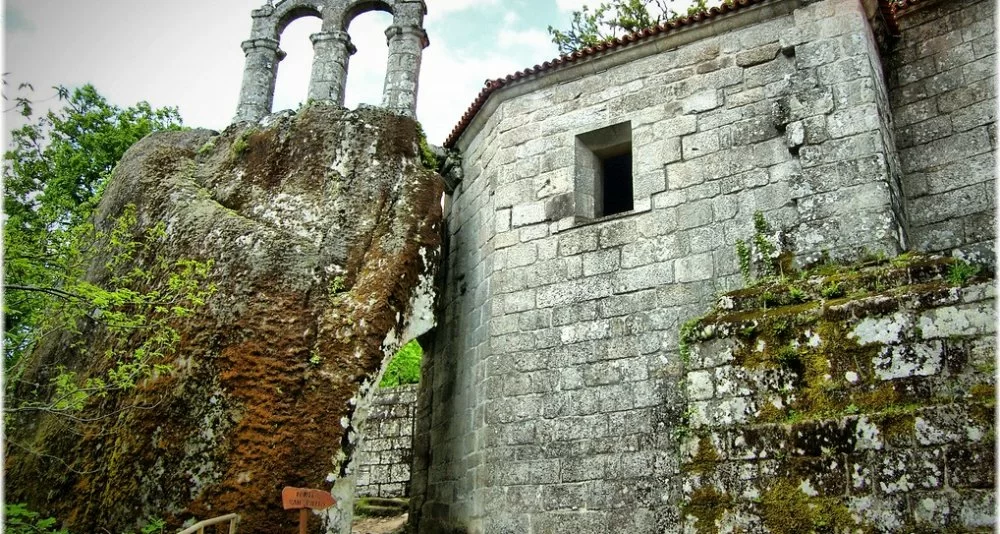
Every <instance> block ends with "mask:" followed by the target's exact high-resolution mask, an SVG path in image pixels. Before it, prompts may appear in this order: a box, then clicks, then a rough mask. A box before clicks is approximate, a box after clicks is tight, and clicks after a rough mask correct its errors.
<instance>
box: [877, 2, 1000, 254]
mask: <svg viewBox="0 0 1000 534" xmlns="http://www.w3.org/2000/svg"><path fill="white" fill-rule="evenodd" d="M923 4H924V5H921V6H920V7H919V8H914V9H911V10H908V11H906V12H904V14H903V15H902V16H900V17H899V25H900V29H901V31H902V35H901V37H900V39H899V40H898V41H897V42H896V43H895V46H894V47H893V49H892V51H891V53H890V54H889V56H888V57H887V61H886V64H887V66H888V72H889V80H890V87H891V89H890V93H889V94H890V99H891V102H892V110H893V116H894V118H895V133H896V141H897V145H898V147H899V155H900V160H901V162H902V166H903V171H904V175H903V189H904V191H905V195H906V200H907V207H906V211H907V213H908V215H909V221H910V235H911V238H912V240H913V245H914V246H915V247H916V248H918V249H921V250H930V251H941V252H953V251H954V253H955V254H957V255H960V256H963V257H967V258H969V259H974V260H977V261H981V262H988V263H990V264H992V263H993V255H994V252H993V250H994V246H993V242H994V239H995V237H996V236H995V232H994V225H993V219H994V216H995V215H994V214H995V210H996V194H995V190H994V183H995V178H994V174H995V172H996V169H995V165H994V151H995V150H996V36H995V22H994V16H995V13H996V2H994V1H992V0H951V1H947V2H944V1H941V2H925V3H923Z"/></svg>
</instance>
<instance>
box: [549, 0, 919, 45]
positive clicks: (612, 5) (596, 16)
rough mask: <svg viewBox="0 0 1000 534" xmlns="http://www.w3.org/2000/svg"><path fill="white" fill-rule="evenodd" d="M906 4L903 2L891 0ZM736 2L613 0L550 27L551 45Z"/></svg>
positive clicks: (585, 41) (595, 40)
mask: <svg viewBox="0 0 1000 534" xmlns="http://www.w3.org/2000/svg"><path fill="white" fill-rule="evenodd" d="M892 2H894V3H896V4H899V5H904V0H892ZM733 3H734V0H711V1H710V0H610V1H608V2H601V3H599V4H597V5H596V6H593V5H583V6H582V7H581V8H580V9H579V10H578V11H573V14H572V19H571V20H570V26H569V28H568V29H562V30H561V29H558V28H555V27H553V26H549V27H548V32H549V36H550V37H551V39H552V43H553V44H555V45H556V47H558V48H559V53H561V54H571V53H573V52H575V51H577V50H580V49H582V48H586V47H590V46H597V45H599V44H601V43H605V42H608V41H611V40H613V39H615V38H616V37H621V36H623V35H627V34H630V33H635V32H637V31H640V30H644V29H646V28H652V27H653V26H657V25H659V24H662V23H665V22H671V21H674V20H676V19H678V18H680V17H683V16H688V15H694V14H695V13H698V12H702V11H705V10H707V9H708V8H710V7H712V6H718V5H721V4H730V5H732V4H733Z"/></svg>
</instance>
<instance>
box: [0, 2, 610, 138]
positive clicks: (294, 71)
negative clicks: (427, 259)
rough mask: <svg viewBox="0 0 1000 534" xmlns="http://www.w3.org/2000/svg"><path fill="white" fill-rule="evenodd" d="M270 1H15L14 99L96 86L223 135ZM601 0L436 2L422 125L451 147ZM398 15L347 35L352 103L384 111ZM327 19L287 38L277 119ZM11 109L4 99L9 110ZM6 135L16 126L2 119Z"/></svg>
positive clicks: (7, 116) (10, 68) (374, 19)
mask: <svg viewBox="0 0 1000 534" xmlns="http://www.w3.org/2000/svg"><path fill="white" fill-rule="evenodd" d="M264 2H265V0H167V1H164V0H6V2H5V3H4V6H3V21H2V22H3V28H4V42H3V44H4V50H3V52H4V67H3V71H4V72H5V73H8V74H6V76H5V78H6V80H7V83H8V85H7V87H6V88H5V92H6V93H7V96H8V97H10V96H12V95H15V94H18V93H17V90H16V89H17V87H18V86H19V85H20V84H21V83H22V82H26V83H31V84H32V85H33V86H34V88H35V91H34V93H33V94H28V95H26V96H30V97H31V98H32V99H33V100H36V101H41V100H45V99H46V98H49V97H51V96H52V95H54V90H52V89H51V87H53V86H55V85H63V86H66V87H68V88H73V87H78V86H80V85H83V84H85V83H92V84H93V85H94V86H95V87H96V88H97V90H98V92H99V93H101V94H102V95H104V96H105V97H106V98H107V99H108V100H109V101H111V102H112V103H114V104H117V105H120V106H129V105H133V104H135V103H136V102H139V101H143V100H145V101H147V102H149V103H150V104H152V105H153V106H156V107H159V106H176V107H178V108H179V109H180V114H181V117H182V118H183V119H184V124H185V125H187V126H192V127H205V128H211V129H215V130H221V129H223V128H225V127H226V126H227V125H229V124H230V122H231V120H232V117H233V115H234V114H235V111H236V103H237V98H238V96H239V92H240V85H241V82H242V76H243V66H244V55H243V51H242V49H241V48H240V43H241V42H242V41H244V40H245V39H247V38H249V36H250V25H251V18H250V12H251V10H253V9H255V8H257V7H260V6H261V5H263V4H264ZM584 3H591V4H593V3H595V1H594V0H591V1H590V2H588V0H427V18H426V19H425V21H424V26H425V29H426V30H427V34H428V37H429V39H430V46H429V47H428V48H426V49H425V50H424V56H423V65H422V69H421V73H420V89H419V93H418V99H417V118H418V119H419V120H420V122H421V123H422V124H423V126H424V130H425V131H426V133H427V136H428V139H429V140H430V141H431V142H432V143H434V144H438V145H440V144H442V143H443V142H444V140H445V138H446V137H447V136H448V134H449V132H450V131H451V130H452V128H453V127H454V126H455V124H457V123H458V121H459V119H460V118H461V116H462V114H463V113H464V112H465V110H466V109H467V108H468V107H469V105H470V104H471V103H472V101H473V99H474V98H475V97H476V95H477V94H478V93H479V91H480V90H481V89H482V87H483V84H484V82H485V81H486V80H487V79H493V78H500V77H503V76H506V75H507V74H510V73H513V72H515V71H518V70H521V69H523V68H526V67H530V66H533V65H535V64H537V63H541V62H543V61H547V60H549V59H552V58H554V57H556V56H557V55H558V52H557V49H556V47H555V45H553V44H552V42H551V40H550V38H549V35H548V32H547V31H546V28H547V27H548V26H549V25H552V26H555V27H558V28H565V27H568V26H569V21H570V18H571V13H572V11H573V10H574V9H579V8H580V6H582V5H583V4H584ZM391 21H392V17H391V15H389V14H388V13H381V12H371V13H366V14H363V15H361V16H359V17H357V18H356V19H354V21H353V22H352V23H351V26H350V28H349V33H350V34H351V39H352V41H353V42H354V44H355V46H356V47H357V48H358V53H357V54H355V55H354V56H352V57H351V62H350V66H349V72H348V80H347V92H346V105H347V107H349V108H354V107H356V106H357V105H358V104H359V103H368V104H375V105H378V104H380V103H381V97H382V83H383V79H384V76H385V62H386V56H387V53H388V52H387V50H388V49H387V47H386V40H385V33H384V32H385V28H386V27H387V26H388V25H389V24H391ZM319 29H320V21H319V19H315V18H303V19H298V20H296V21H295V22H293V23H292V24H291V25H290V26H289V27H288V28H287V29H286V30H285V32H284V34H283V35H282V37H281V44H280V46H281V48H282V50H284V51H285V52H287V53H288V56H287V58H286V59H285V60H284V61H282V62H281V64H280V66H279V69H278V82H277V84H278V85H277V88H276V90H275V102H274V111H279V110H282V109H295V108H297V107H298V105H299V103H300V102H302V101H304V100H305V98H306V92H307V86H308V83H309V72H310V68H311V64H312V44H311V43H310V41H309V35H310V34H312V33H315V32H317V31H319ZM10 107H11V103H10V101H8V102H5V104H4V109H5V110H6V109H7V108H10ZM3 118H4V121H5V131H6V129H8V128H10V127H11V125H12V124H13V125H16V123H17V122H18V120H19V119H18V118H17V117H16V116H15V114H13V113H10V112H5V113H4V117H3Z"/></svg>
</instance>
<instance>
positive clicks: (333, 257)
mask: <svg viewBox="0 0 1000 534" xmlns="http://www.w3.org/2000/svg"><path fill="white" fill-rule="evenodd" d="M418 136H419V134H418V128H417V125H416V123H415V122H414V121H412V120H411V119H407V118H405V117H401V116H398V115H393V114H391V113H388V112H386V111H383V110H378V109H374V108H365V109H361V110H358V111H347V110H344V109H342V108H338V107H333V106H325V105H310V106H307V107H306V108H305V109H303V110H302V111H300V112H299V113H297V114H285V115H275V116H272V117H269V118H268V119H266V120H265V121H264V123H263V124H262V125H253V126H251V125H246V124H243V125H237V126H232V127H230V128H229V129H227V130H226V131H225V132H223V133H221V134H218V133H216V132H212V131H207V130H188V131H182V132H167V133H159V134H155V135H152V136H150V137H148V138H146V139H144V140H143V141H141V142H139V143H137V144H136V145H135V146H134V147H132V149H131V150H129V151H128V153H127V154H126V155H125V157H124V159H123V160H122V162H121V164H120V165H119V166H118V168H117V169H116V171H115V173H114V176H113V178H112V180H111V182H110V183H109V185H108V189H107V191H106V193H105V194H104V196H103V198H102V201H101V204H100V206H99V207H98V209H97V212H96V215H95V222H96V224H97V226H98V227H107V226H108V225H110V224H111V223H112V221H113V220H114V219H115V218H116V217H117V215H118V214H119V213H121V212H122V210H123V209H124V208H125V207H126V206H128V205H130V204H134V205H135V206H136V213H137V217H138V221H139V222H138V225H137V226H138V228H136V232H137V234H138V232H141V231H143V230H144V229H145V228H148V227H150V226H151V225H154V224H156V223H158V222H160V221H162V222H164V223H165V224H166V226H165V228H166V235H165V236H164V237H163V238H162V239H161V240H160V242H159V244H158V245H157V250H156V258H148V259H147V260H148V261H150V262H153V261H161V260H163V259H180V258H191V259H196V260H208V259H211V260H213V262H214V265H213V267H212V270H211V274H210V279H209V281H210V282H211V283H213V284H215V286H216V287H217V291H216V292H215V293H214V295H213V296H212V297H211V298H210V299H209V301H208V302H207V303H206V305H205V306H203V307H202V308H201V309H200V310H199V311H198V313H197V314H196V315H194V316H192V317H190V318H187V319H185V320H179V321H176V322H175V323H174V325H173V326H174V327H175V328H176V329H177V331H178V333H179V334H180V341H179V344H178V347H177V350H176V352H174V353H173V354H172V355H171V356H170V357H169V358H168V361H164V362H158V363H165V364H169V365H171V366H172V368H173V371H172V372H171V373H168V374H163V375H160V376H157V377H155V378H152V379H149V380H146V381H144V382H143V383H141V384H140V385H139V386H138V387H137V388H135V389H133V390H130V391H127V392H125V393H122V394H117V395H110V396H108V397H105V398H94V399H92V400H91V401H90V402H89V403H88V405H87V407H86V408H85V409H84V410H83V412H81V413H79V414H77V415H78V416H77V417H76V418H75V419H69V418H66V417H65V416H62V415H48V414H44V413H43V414H39V413H35V412H32V413H26V414H23V415H19V416H17V417H14V418H13V419H12V420H11V421H10V423H11V424H10V427H9V430H10V432H11V437H12V438H13V439H14V440H15V441H16V442H17V443H20V444H29V445H28V446H25V447H8V448H7V451H6V452H7V463H6V467H5V469H6V476H7V485H6V490H7V499H8V501H9V502H21V501H26V502H28V503H29V506H31V507H32V508H34V509H37V510H43V511H45V512H47V513H50V514H54V515H56V516H57V517H59V518H60V519H63V520H65V521H67V526H69V527H70V528H71V529H72V530H73V531H74V532H99V531H103V530H101V529H108V530H110V531H114V532H117V531H127V530H129V529H131V528H134V527H135V526H136V525H137V524H140V523H141V522H142V521H143V519H144V518H149V517H163V518H165V519H167V520H168V522H169V524H171V525H180V524H182V523H184V522H191V521H192V520H193V519H195V518H197V519H205V518H208V517H213V516H218V515H222V514H225V513H230V512H236V513H239V514H241V515H242V517H243V521H242V523H241V526H240V532H262V533H264V532H266V533H274V532H291V531H293V530H294V528H295V524H296V522H297V518H298V515H297V514H296V513H293V512H286V511H283V510H282V508H281V499H280V494H281V489H282V487H284V486H299V487H313V488H321V489H327V490H330V489H331V488H334V493H335V495H338V496H339V497H340V498H341V500H342V501H344V504H345V505H346V506H341V507H340V509H333V510H331V511H328V512H327V513H325V514H317V515H314V516H313V518H312V519H311V522H312V524H313V527H312V528H311V530H312V529H315V528H317V527H318V525H320V524H322V525H323V526H322V530H324V531H335V530H338V529H340V528H343V523H344V521H349V517H350V498H349V494H350V491H351V486H352V480H351V478H352V472H351V456H352V454H351V453H352V449H353V448H354V446H355V445H356V441H357V436H356V434H357V432H356V431H357V429H358V426H359V425H360V424H361V421H360V419H361V418H362V416H363V414H362V413H361V412H363V406H364V398H365V395H366V393H367V392H368V390H369V389H371V386H372V384H373V383H376V382H377V380H378V375H379V373H380V372H381V370H382V369H383V367H384V362H385V361H386V360H387V359H388V357H390V356H391V355H392V354H393V353H394V352H395V351H396V350H397V349H398V347H399V346H400V345H401V343H403V342H405V341H407V340H409V339H412V338H414V337H415V336H417V335H419V334H421V333H422V332H425V331H426V330H428V329H429V328H430V327H431V326H433V313H432V310H431V305H432V303H433V300H434V292H433V281H434V276H435V273H436V269H437V263H438V258H439V255H440V245H441V239H440V225H441V201H442V194H443V188H442V181H441V179H440V177H439V176H438V175H437V174H436V173H434V172H431V171H428V170H426V169H425V168H424V167H423V166H422V165H421V159H420V149H419V145H418V139H419V137H418ZM146 267H152V266H151V265H147V266H146ZM153 270H154V271H155V269H153ZM100 271H101V269H100V268H99V266H95V267H94V268H93V269H92V276H93V277H95V278H100V277H101V276H106V274H105V275H101V274H100ZM165 283H167V280H166V275H164V278H163V279H154V280H153V281H152V282H151V287H156V285H157V284H165ZM79 336H83V337H79ZM79 336H74V335H71V334H68V333H66V334H64V335H62V336H60V337H59V338H58V339H59V341H58V342H55V343H49V344H47V345H44V346H42V347H40V348H39V349H38V350H37V351H36V352H35V353H34V354H33V355H32V356H31V362H30V365H29V366H28V370H27V371H26V374H25V377H23V379H22V381H21V383H22V384H40V385H42V386H43V387H41V388H38V389H37V390H35V389H31V388H30V387H28V386H23V387H19V388H15V389H13V390H12V391H10V392H9V395H11V396H13V397H14V398H18V399H23V398H30V397H31V396H32V395H35V396H44V395H46V394H51V392H50V390H49V389H47V388H46V387H44V385H45V384H48V382H49V381H50V380H51V376H52V373H54V372H55V371H54V365H53V364H54V363H61V364H63V365H66V366H67V367H68V368H70V369H73V370H75V371H77V372H78V373H81V375H83V376H87V375H94V376H96V375H99V374H100V373H102V372H104V371H105V370H106V369H107V367H108V365H109V364H108V362H106V361H102V358H94V357H90V358H89V359H85V358H74V357H73V356H74V354H75V353H76V351H77V349H75V348H73V347H74V346H75V345H74V344H76V343H78V342H80V341H82V342H83V346H86V347H87V348H88V349H89V351H88V353H89V354H97V355H100V354H102V353H103V350H102V347H103V346H104V345H105V344H107V343H108V340H107V339H106V337H102V335H101V334H100V329H99V328H96V329H95V328H84V329H83V330H82V333H81V334H80V335H79ZM140 336H141V334H139V335H137V336H136V337H137V339H136V340H135V342H136V343H138V342H139V339H138V337H140ZM130 342H131V340H130ZM108 416H110V417H108ZM29 451H30V452H29Z"/></svg>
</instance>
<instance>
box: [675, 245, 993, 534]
mask: <svg viewBox="0 0 1000 534" xmlns="http://www.w3.org/2000/svg"><path fill="white" fill-rule="evenodd" d="M935 270H938V268H936V267H934V266H933V265H929V264H920V265H917V266H915V267H913V268H906V269H893V268H891V267H885V266H880V267H873V268H871V269H868V270H867V271H865V272H862V273H861V274H860V275H852V276H851V277H850V278H848V279H847V280H854V281H857V280H861V281H862V284H858V285H850V284H851V282H849V281H845V282H841V283H843V284H844V290H845V291H849V292H852V293H857V292H858V290H859V289H860V290H861V293H862V294H861V296H853V297H843V298H831V299H820V300H812V299H811V298H808V297H806V298H805V299H803V302H797V301H796V299H795V298H789V297H788V291H787V290H788V289H789V288H790V287H795V285H794V284H792V285H788V286H784V287H771V286H767V285H765V286H763V287H759V288H756V289H754V290H748V291H743V292H740V293H737V294H734V295H732V296H726V297H723V298H722V299H721V300H720V302H719V305H718V306H717V308H716V309H715V310H714V311H713V313H712V314H710V315H709V316H708V317H706V318H705V319H703V320H702V321H700V322H699V323H698V324H697V326H696V327H695V328H694V330H692V334H691V335H692V338H694V339H697V341H696V342H694V343H692V346H691V351H690V359H689V364H688V366H687V369H688V370H687V392H688V395H689V401H688V404H687V414H688V418H689V425H688V426H685V427H682V428H681V429H680V431H681V432H682V433H683V434H684V440H685V443H684V445H683V447H682V453H681V454H682V457H683V462H682V472H683V480H684V482H683V486H684V493H685V499H684V505H683V513H684V516H685V521H684V522H685V526H686V527H687V528H688V530H687V531H688V532H761V531H765V529H766V531H767V532H772V533H786V532H787V533H792V532H810V531H823V529H824V528H826V529H829V531H831V532H832V531H837V532H841V531H845V532H846V531H854V530H856V529H862V530H864V531H866V532H931V531H933V532H942V531H947V532H972V531H980V530H991V529H992V526H993V524H994V522H995V519H996V518H995V512H994V508H995V501H996V494H995V490H994V479H995V471H994V464H995V462H994V445H995V434H994V433H995V423H994V418H995V415H994V410H995V399H994V396H995V378H994V373H995V370H994V369H995V367H994V362H995V357H996V340H995V330H996V313H995V310H994V306H995V302H994V298H995V297H994V295H995V289H994V286H993V284H992V283H991V282H985V283H978V284H974V285H971V286H969V287H965V288H959V287H954V286H949V285H948V284H946V283H944V281H943V280H942V279H941V276H942V274H943V273H944V269H941V270H940V271H939V272H938V274H935ZM837 279H838V277H837V276H834V277H830V278H822V277H820V278H814V279H811V280H803V281H799V282H795V284H798V288H797V289H795V291H803V290H804V291H805V293H806V294H809V293H812V294H816V293H818V292H820V291H822V290H823V288H825V287H831V284H833V283H837V282H836V280H837ZM900 281H901V282H900ZM900 283H901V285H898V286H896V284H900ZM866 287H867V288H873V287H875V288H879V289H878V290H876V291H867V290H866ZM799 294H801V293H799ZM765 298H766V299H771V301H772V303H773V302H789V304H785V305H780V304H779V305H773V304H772V307H771V308H766V307H763V308H762V307H761V302H762V299H765ZM792 301H795V302H794V303H790V302H792Z"/></svg>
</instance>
